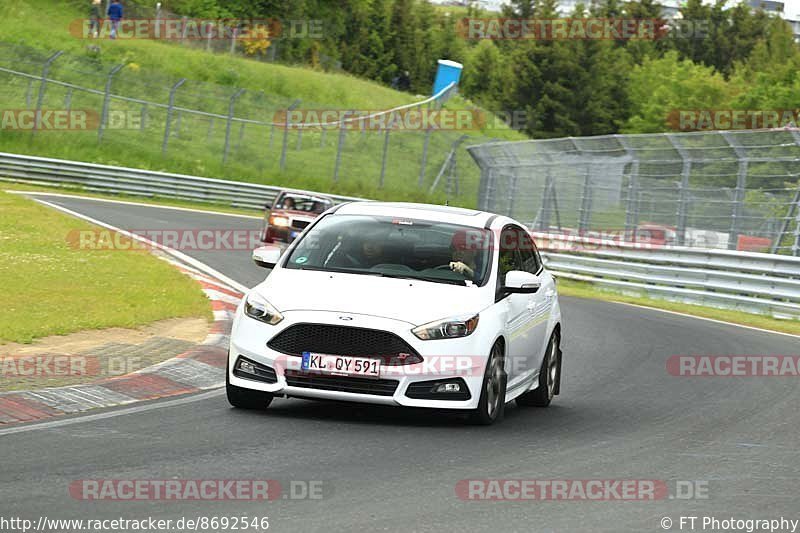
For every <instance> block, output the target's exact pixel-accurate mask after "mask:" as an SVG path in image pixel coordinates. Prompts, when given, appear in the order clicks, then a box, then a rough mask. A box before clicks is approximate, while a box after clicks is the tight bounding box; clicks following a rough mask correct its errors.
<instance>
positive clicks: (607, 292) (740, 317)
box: [558, 278, 800, 335]
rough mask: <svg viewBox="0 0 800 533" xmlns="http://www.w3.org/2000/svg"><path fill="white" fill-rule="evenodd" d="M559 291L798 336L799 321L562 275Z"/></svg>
mask: <svg viewBox="0 0 800 533" xmlns="http://www.w3.org/2000/svg"><path fill="white" fill-rule="evenodd" d="M558 294H559V295H561V296H575V297H578V298H591V299H594V300H606V301H610V302H622V303H629V304H635V305H642V306H645V307H653V308H656V309H665V310H667V311H675V312H678V313H686V314H688V315H695V316H699V317H704V318H711V319H714V320H722V321H724V322H733V323H734V324H742V325H745V326H752V327H756V328H762V329H769V330H773V331H780V332H783V333H793V334H795V335H800V320H778V319H776V318H772V317H769V316H764V315H756V314H751V313H743V312H741V311H730V310H726V309H717V308H714V307H705V306H700V305H690V304H684V303H680V302H670V301H666V300H656V299H653V298H645V297H640V296H629V295H626V294H622V293H620V292H618V291H615V290H613V289H607V288H601V286H600V285H594V284H592V283H587V282H583V281H574V280H570V279H563V278H561V279H559V280H558Z"/></svg>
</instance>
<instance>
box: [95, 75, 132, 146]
mask: <svg viewBox="0 0 800 533" xmlns="http://www.w3.org/2000/svg"><path fill="white" fill-rule="evenodd" d="M124 66H125V65H122V64H120V65H117V66H115V67H114V68H112V69H111V71H110V72H109V73H108V78H106V90H105V94H104V95H103V112H102V113H101V115H100V126H99V127H98V128H97V142H102V140H103V132H104V131H105V129H106V126H107V125H108V106H109V104H110V101H111V81H112V80H113V79H114V74H116V73H117V72H119V71H120V70H121V69H122V67H124Z"/></svg>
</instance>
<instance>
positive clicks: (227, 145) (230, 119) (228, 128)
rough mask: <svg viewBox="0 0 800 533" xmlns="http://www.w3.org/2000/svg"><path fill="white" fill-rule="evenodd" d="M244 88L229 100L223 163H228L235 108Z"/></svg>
mask: <svg viewBox="0 0 800 533" xmlns="http://www.w3.org/2000/svg"><path fill="white" fill-rule="evenodd" d="M243 92H244V89H239V90H238V91H236V92H235V93H233V94H232V95H231V98H230V100H228V122H227V123H226V124H225V149H224V151H223V152H222V164H223V165H224V164H226V163H227V162H228V151H229V150H230V148H231V126H232V125H233V108H234V106H235V105H236V99H237V98H239V97H240V96H241V95H242V93H243Z"/></svg>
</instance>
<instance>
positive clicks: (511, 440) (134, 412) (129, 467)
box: [0, 197, 800, 533]
mask: <svg viewBox="0 0 800 533" xmlns="http://www.w3.org/2000/svg"><path fill="white" fill-rule="evenodd" d="M47 200H48V201H51V202H53V203H55V204H58V205H61V206H64V207H67V208H69V209H72V210H75V211H78V212H80V213H83V214H86V215H88V216H91V217H94V218H96V219H99V220H101V221H104V222H107V223H109V224H112V225H115V226H117V227H121V228H132V229H142V228H148V229H154V228H171V229H174V228H237V229H252V228H258V227H260V222H259V221H258V220H256V219H247V218H235V217H228V216H219V215H209V214H205V213H195V212H188V211H179V210H171V209H157V208H151V207H142V206H131V205H123V204H115V203H106V202H100V201H90V200H81V199H67V198H59V197H48V198H47ZM187 253H189V255H192V256H193V257H196V258H197V259H199V260H201V261H203V262H204V263H206V264H208V265H209V266H211V267H213V268H215V269H217V270H219V271H220V272H222V273H224V274H225V275H227V276H229V277H231V278H233V279H235V280H236V281H239V282H241V283H242V284H244V285H247V286H252V285H253V284H255V283H257V282H258V281H260V280H261V279H263V276H264V274H265V272H264V271H263V270H261V269H259V268H257V267H256V266H255V265H254V264H253V263H252V261H251V260H250V254H249V252H247V251H241V252H213V251H209V252H202V253H193V252H187ZM387 305H391V303H387ZM562 306H563V310H564V311H563V313H564V320H565V329H564V331H565V342H564V357H565V363H564V365H565V366H564V380H563V384H562V394H561V396H559V397H557V398H556V401H555V403H554V404H553V405H552V406H551V407H550V408H548V409H535V408H527V409H522V408H518V407H516V406H515V405H513V404H511V405H509V406H508V407H507V410H506V418H505V420H504V421H503V422H502V423H501V424H499V425H497V426H492V427H488V428H487V427H473V426H468V425H465V424H464V423H463V421H462V420H461V419H460V418H459V417H457V416H452V415H444V416H443V415H442V414H438V413H431V412H426V411H422V412H420V411H406V410H401V409H393V408H379V407H371V406H358V405H349V404H338V403H324V402H314V401H305V400H284V399H277V400H275V401H274V402H273V404H272V407H271V408H270V409H269V410H267V411H265V412H247V411H240V410H234V409H232V408H230V407H229V405H228V404H227V402H226V400H225V398H224V395H223V394H221V393H211V394H208V393H205V394H202V395H199V396H189V397H185V398H183V399H182V400H181V401H177V402H176V401H174V400H172V401H170V400H165V401H160V402H152V403H149V404H140V407H141V405H144V406H145V407H146V408H147V410H141V409H140V408H137V407H134V408H130V407H129V408H127V409H126V408H121V409H118V410H111V411H106V413H110V414H112V415H114V416H104V417H89V418H84V419H83V420H78V421H77V422H75V423H71V424H66V425H56V426H48V425H47V424H45V425H44V426H41V427H38V428H37V427H36V426H33V427H32V428H31V429H30V430H28V431H22V432H15V433H6V434H3V431H2V430H0V454H1V456H2V466H0V502H2V503H0V507H1V508H2V512H1V513H0V514H2V515H4V516H21V517H26V518H31V519H34V520H35V519H36V518H37V517H39V516H41V515H45V516H47V517H49V518H84V519H85V518H101V519H102V518H109V519H111V518H118V517H124V518H144V517H147V516H153V517H155V518H163V519H167V518H173V519H177V518H180V517H198V516H208V517H211V516H218V517H222V516H228V517H232V516H249V517H251V518H252V517H263V516H268V517H269V523H270V530H275V531H291V532H295V531H298V532H299V531H353V530H361V531H383V530H385V531H436V532H444V531H447V532H453V531H525V532H531V533H534V532H543V531H553V532H562V531H564V532H573V531H614V532H617V531H632V532H646V531H664V529H662V525H661V524H662V518H664V517H669V518H670V519H671V520H673V525H672V530H673V531H679V530H680V529H679V523H678V521H679V518H680V516H698V517H703V516H713V517H716V518H718V519H720V520H721V519H725V518H731V517H733V518H741V519H779V518H780V517H782V516H783V517H785V518H789V519H800V505H798V489H800V449H799V447H798V436H800V414H798V413H799V412H800V409H799V408H798V405H800V388H799V387H798V381H797V378H791V377H750V378H729V377H727V378H723V377H676V376H671V375H670V374H669V373H668V372H667V370H666V361H667V359H668V358H669V357H670V356H671V355H678V354H718V355H728V354H794V355H796V354H798V353H800V339H798V338H797V337H791V336H786V335H779V334H771V333H767V332H761V331H756V330H751V329H746V328H741V327H736V326H732V325H726V324H721V323H715V322H711V321H706V320H700V319H695V318H690V317H684V316H679V315H675V314H669V313H664V312H660V311H655V310H645V309H641V308H637V307H633V306H626V305H621V304H613V303H604V302H599V301H590V300H581V299H573V298H563V299H562ZM154 407H155V408H154ZM97 413H98V411H92V412H91V414H92V415H94V414H97ZM115 413H119V414H118V415H115ZM85 416H86V415H84V417H85ZM107 478H112V479H173V478H175V479H277V480H281V481H282V482H288V481H289V480H317V481H321V482H322V483H323V487H324V497H323V498H322V499H314V500H302V501H297V500H288V499H287V500H281V499H279V500H276V501H270V502H252V501H224V502H211V503H209V502H185V501H184V502H174V501H155V502H153V501H143V502H124V501H123V502H120V501H80V500H76V499H73V498H72V497H71V496H70V494H69V491H68V486H69V484H70V483H71V482H73V481H75V480H80V479H107ZM485 478H514V479H539V480H589V479H620V480H625V479H649V480H663V481H665V482H666V484H667V486H668V487H670V491H671V496H676V495H677V494H676V486H677V485H678V483H679V482H688V481H699V482H700V485H703V486H707V497H706V498H702V499H689V500H685V499H680V498H677V497H674V498H673V497H667V498H664V499H661V500H657V501H626V502H623V501H585V500H584V501H462V500H460V499H459V498H458V497H457V495H456V491H455V487H456V483H457V482H458V481H459V480H462V479H485ZM684 485H685V484H684ZM700 485H698V486H700ZM699 526H700V524H699V523H698V524H697V527H696V528H695V530H700V529H699ZM683 530H684V531H686V530H688V528H687V527H686V526H684V529H683ZM706 531H708V529H707V530H706Z"/></svg>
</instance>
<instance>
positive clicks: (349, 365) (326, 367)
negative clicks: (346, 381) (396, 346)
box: [300, 352, 381, 378]
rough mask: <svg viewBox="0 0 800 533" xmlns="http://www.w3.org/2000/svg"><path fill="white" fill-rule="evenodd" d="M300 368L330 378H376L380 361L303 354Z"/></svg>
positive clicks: (342, 356)
mask: <svg viewBox="0 0 800 533" xmlns="http://www.w3.org/2000/svg"><path fill="white" fill-rule="evenodd" d="M300 368H301V369H302V370H303V371H304V372H315V373H318V374H330V375H332V376H357V377H362V378H378V377H380V375H381V361H380V360H379V359H371V358H368V357H352V356H349V355H328V354H320V353H311V352H303V363H302V364H301V366H300Z"/></svg>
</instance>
